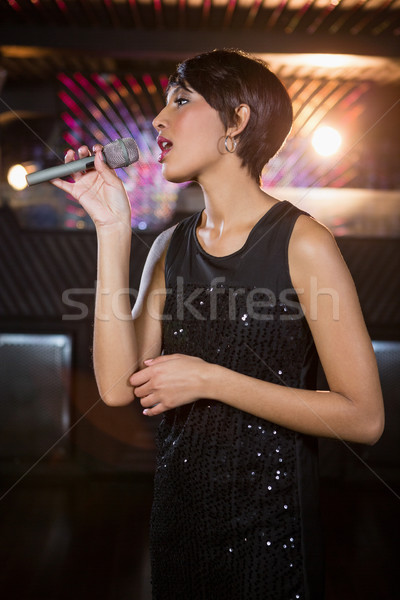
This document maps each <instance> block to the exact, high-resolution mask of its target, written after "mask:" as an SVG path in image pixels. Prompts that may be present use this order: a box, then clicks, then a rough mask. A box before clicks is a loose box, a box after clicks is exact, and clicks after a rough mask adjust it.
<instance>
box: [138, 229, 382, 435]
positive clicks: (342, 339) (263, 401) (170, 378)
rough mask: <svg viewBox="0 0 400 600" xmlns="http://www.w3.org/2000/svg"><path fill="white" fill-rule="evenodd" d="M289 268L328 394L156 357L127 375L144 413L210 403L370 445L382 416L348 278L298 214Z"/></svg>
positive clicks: (327, 239) (323, 235)
mask: <svg viewBox="0 0 400 600" xmlns="http://www.w3.org/2000/svg"><path fill="white" fill-rule="evenodd" d="M289 264H290V270H291V276H292V281H293V285H294V287H295V288H296V289H297V291H298V294H299V298H300V300H301V302H302V306H303V310H304V313H305V315H306V318H307V321H308V323H309V326H310V329H311V332H312V335H313V337H314V340H315V343H316V346H317V350H318V352H319V356H320V359H321V362H322V365H323V367H324V370H325V373H326V376H327V379H328V383H329V386H330V390H331V391H329V392H322V391H312V390H302V389H294V388H289V387H286V386H284V385H277V384H272V383H269V382H265V381H261V380H258V379H254V378H251V377H248V376H245V375H242V374H240V373H236V372H234V371H231V370H229V369H226V368H224V367H220V366H218V365H212V364H208V363H205V362H204V361H201V360H200V359H198V358H194V357H188V356H182V355H172V356H162V357H159V358H157V359H155V360H154V361H152V362H149V363H147V365H148V366H147V369H146V370H145V371H142V372H141V373H137V374H136V375H134V376H133V377H132V378H131V382H132V384H133V385H134V386H137V387H136V389H135V394H136V395H137V396H139V397H141V402H142V405H143V407H144V408H145V411H146V414H148V415H150V416H151V415H153V414H158V413H160V412H163V411H164V410H168V409H169V408H173V407H174V406H176V405H179V404H185V403H188V402H192V401H193V400H194V399H196V398H199V397H203V398H204V397H205V398H214V399H218V400H220V401H221V402H225V403H226V404H230V405H231V406H234V407H236V408H239V409H241V410H245V411H247V412H250V413H252V414H254V415H257V416H260V417H262V418H265V419H267V420H269V421H272V422H274V423H277V424H279V425H283V426H285V427H288V428H290V429H294V430H296V431H300V432H303V433H307V434H311V435H318V436H326V437H339V438H343V439H346V440H349V441H355V442H361V443H371V444H372V443H374V442H375V441H377V439H378V438H379V437H380V435H381V433H382V430H383V421H384V413H383V402H382V395H381V390H380V384H379V377H378V372H377V367H376V362H375V357H374V353H373V349H372V345H371V342H370V339H369V336H368V334H367V331H366V327H365V324H364V321H363V318H362V314H361V310H360V306H359V302H358V298H357V294H356V291H355V288H354V284H353V281H352V279H351V277H350V274H349V272H348V269H347V267H346V265H345V263H344V261H343V259H342V258H341V256H340V253H339V251H338V249H337V246H336V244H335V242H334V240H333V238H332V236H331V234H330V233H329V232H328V231H327V230H326V229H325V228H324V227H322V226H321V225H319V224H318V223H315V222H313V221H312V220H310V219H308V218H306V217H300V218H299V220H298V222H297V224H296V226H295V230H294V232H293V235H292V239H291V243H290V248H289ZM318 290H319V291H320V293H319V294H318V293H317V291H318ZM337 301H338V302H339V305H338V306H336V304H335V303H336V302H337ZM260 360H262V357H260ZM157 402H158V404H156V403H157ZM154 405H155V406H154Z"/></svg>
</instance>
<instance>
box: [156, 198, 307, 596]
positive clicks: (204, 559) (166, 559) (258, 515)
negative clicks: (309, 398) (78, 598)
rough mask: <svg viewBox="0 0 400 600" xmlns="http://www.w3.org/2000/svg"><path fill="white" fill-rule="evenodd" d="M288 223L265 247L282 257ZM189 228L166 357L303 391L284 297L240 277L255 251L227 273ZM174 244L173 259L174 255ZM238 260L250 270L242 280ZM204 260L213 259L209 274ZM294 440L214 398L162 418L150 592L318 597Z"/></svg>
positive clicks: (303, 334)
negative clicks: (196, 360) (192, 359)
mask: <svg viewBox="0 0 400 600" xmlns="http://www.w3.org/2000/svg"><path fill="white" fill-rule="evenodd" d="M281 204H284V203H281ZM277 212H278V211H276V210H275V213H277ZM299 212H300V211H298V213H299ZM297 216H298V215H296V218H297ZM267 217H268V213H267ZM293 219H294V215H293V213H291V219H286V230H288V233H287V235H286V240H285V237H283V238H282V236H280V238H279V239H281V240H282V241H281V242H280V243H281V246H283V247H282V248H278V249H276V248H275V250H279V251H280V252H281V261H284V259H285V243H286V242H287V237H288V236H289V235H290V231H291V226H290V223H292V221H293ZM294 220H295V219H294ZM266 221H267V219H264V220H263V221H262V222H260V223H259V224H258V225H259V226H258V229H259V230H260V225H261V224H262V225H265V222H266ZM194 225H195V221H194V218H192V219H189V220H187V221H185V222H184V223H183V225H182V224H181V226H179V227H178V228H177V230H176V231H175V234H174V236H173V238H172V241H171V245H170V249H169V254H168V256H167V265H166V273H167V284H168V288H169V293H168V294H167V298H166V303H165V308H164V315H165V320H164V321H163V351H164V353H165V354H171V353H182V354H188V355H192V356H198V357H200V358H202V359H204V360H206V361H208V362H212V363H215V364H219V365H223V366H225V367H228V368H230V369H233V370H235V371H238V372H240V373H243V374H246V375H249V376H251V377H256V378H259V379H262V380H265V381H271V382H273V383H276V384H279V385H287V386H289V387H304V386H305V382H306V381H307V380H308V379H309V376H310V371H311V367H312V365H313V364H314V361H313V356H314V353H315V349H314V346H313V342H312V339H311V334H310V331H309V328H308V326H307V323H306V320H305V318H304V316H303V315H302V314H300V316H299V309H298V306H295V303H294V302H293V296H292V297H291V299H290V300H289V301H288V302H284V301H273V300H274V298H272V297H271V298H269V299H267V296H266V293H265V291H262V292H260V291H259V290H260V289H261V286H260V285H258V284H259V281H256V283H257V285H258V287H255V286H254V285H253V286H252V285H248V283H250V281H249V279H250V280H251V273H250V274H249V272H248V271H249V270H250V271H251V270H252V269H254V261H253V259H254V255H255V254H259V252H260V248H257V249H254V250H252V251H248V252H246V253H244V250H245V249H247V248H248V246H247V247H246V248H245V247H244V248H243V249H242V250H243V252H242V253H241V256H243V254H246V256H245V259H244V261H241V260H240V258H241V256H237V255H236V256H235V257H234V263H233V265H234V267H233V268H231V269H229V271H228V270H227V269H226V268H225V265H226V261H225V262H224V261H221V260H218V259H216V260H213V259H212V257H209V256H208V255H205V254H204V255H202V254H201V253H200V254H199V252H198V246H197V254H196V241H195V238H194ZM282 226H283V224H281V226H280V229H281V230H282ZM253 231H254V230H253ZM259 233H262V231H259ZM264 237H266V236H264ZM253 238H254V235H253ZM249 239H250V238H249ZM273 240H276V236H273ZM248 241H249V240H248ZM250 241H251V240H250ZM185 244H188V246H187V247H185ZM265 244H267V245H268V244H271V236H270V237H269V239H264V240H263V245H264V246H265ZM286 248H287V246H286ZM185 249H186V251H185ZM188 250H189V251H191V253H192V255H193V254H195V255H196V256H195V260H194V262H192V264H193V265H195V266H194V269H193V268H192V267H190V265H188V263H187V260H186V264H185V257H188V256H191V254H190V252H188ZM175 252H176V253H177V254H178V255H181V259H182V262H181V263H179V261H178V262H177V263H175V261H173V258H176V256H175V257H174V253H175ZM196 261H197V262H196ZM231 262H232V261H231ZM237 262H239V264H240V266H241V269H244V271H243V273H246V275H247V276H248V277H247V279H246V276H244V277H242V279H243V284H242V281H241V280H240V277H238V275H237V273H236V272H235V265H236V264H237ZM206 263H207V264H206ZM247 263H248V264H249V269H248V270H246V265H247ZM175 264H176V265H179V266H176V267H174V266H172V268H171V265H175ZM196 264H197V265H198V266H199V268H198V269H197V266H196ZM205 264H206V268H207V269H210V265H211V271H210V272H209V273H207V275H208V281H207V278H206V277H205V268H204V265H205ZM266 266H268V265H266ZM202 267H203V268H202ZM222 267H224V268H222ZM196 271H197V272H196ZM281 271H282V272H284V269H283V270H282V269H281ZM227 272H228V275H229V274H230V275H231V280H229V279H228V276H227V275H226V273H227ZM267 272H268V269H267ZM196 275H197V279H195V276H196ZM211 275H212V276H213V277H211ZM216 277H220V281H218V282H217V283H216V284H215V278H216ZM180 278H182V279H180ZM253 279H254V278H253ZM255 279H257V278H255ZM264 279H265V281H260V283H262V284H263V286H262V290H266V289H269V290H271V291H272V294H273V295H274V296H275V298H279V292H280V289H279V288H280V287H282V283H286V284H287V285H288V284H290V279H288V276H287V275H286V279H283V281H282V282H279V280H278V281H276V278H272V279H271V278H268V277H266V278H264ZM210 282H212V283H210ZM272 283H274V285H272ZM249 297H250V298H251V302H250V303H249ZM232 299H234V302H233V300H232ZM257 303H258V304H257ZM249 306H250V309H251V310H249ZM291 317H292V318H291ZM302 437H303V436H299V434H297V433H295V432H294V431H291V430H288V429H286V428H284V427H280V426H277V425H275V424H273V423H270V422H269V421H266V420H263V419H260V418H258V417H255V416H253V415H251V414H250V413H247V412H245V410H237V409H235V408H233V407H231V406H228V405H226V404H223V403H221V402H219V401H217V400H203V399H199V400H197V401H196V402H194V403H192V404H188V405H184V406H182V407H179V408H177V409H175V410H171V411H168V412H166V413H165V414H164V415H163V418H162V420H161V423H160V426H159V430H158V436H157V446H158V459H157V469H156V475H155V490H154V502H153V511H152V527H151V549H152V581H153V598H154V599H155V600H169V599H171V600H172V599H173V600H181V599H182V600H183V599H185V600H186V599H187V598H191V599H193V600H197V599H198V600H200V599H202V600H214V599H215V600H217V599H218V600H225V599H226V600H228V599H229V600H232V599H237V600H266V599H267V598H268V600H281V599H282V600H283V599H284V600H291V599H293V600H294V599H295V598H301V599H302V600H306V599H311V598H312V599H313V600H314V599H317V598H318V596H317V595H316V594H314V595H311V593H309V588H310V585H309V582H308V581H306V577H308V575H305V571H306V570H307V569H306V566H307V565H306V564H305V562H306V560H305V559H306V557H305V553H304V551H303V550H304V548H306V546H307V544H305V540H304V539H303V538H304V534H303V516H302V511H303V498H302V496H301V494H299V477H301V469H300V470H299V468H300V466H301V465H299V439H300V444H302ZM307 443H308V442H306V445H307Z"/></svg>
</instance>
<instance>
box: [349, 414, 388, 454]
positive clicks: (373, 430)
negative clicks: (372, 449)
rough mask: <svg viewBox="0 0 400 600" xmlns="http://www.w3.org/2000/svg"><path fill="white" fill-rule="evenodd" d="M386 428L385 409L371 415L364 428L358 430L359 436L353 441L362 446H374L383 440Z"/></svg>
mask: <svg viewBox="0 0 400 600" xmlns="http://www.w3.org/2000/svg"><path fill="white" fill-rule="evenodd" d="M384 428H385V415H384V411H383V409H382V410H381V411H378V412H376V413H375V414H374V415H372V416H371V415H369V416H368V417H367V418H366V419H365V422H364V425H363V427H359V428H358V435H357V434H356V436H355V437H356V438H357V439H354V440H353V441H355V442H358V443H360V444H367V445H368V446H374V445H375V444H376V443H377V442H378V441H379V440H380V438H381V436H382V434H383V430H384Z"/></svg>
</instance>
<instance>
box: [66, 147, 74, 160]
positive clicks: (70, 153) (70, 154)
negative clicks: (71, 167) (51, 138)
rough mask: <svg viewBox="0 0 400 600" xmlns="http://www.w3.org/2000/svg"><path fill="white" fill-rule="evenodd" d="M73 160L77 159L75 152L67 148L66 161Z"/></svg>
mask: <svg viewBox="0 0 400 600" xmlns="http://www.w3.org/2000/svg"><path fill="white" fill-rule="evenodd" d="M72 160H75V152H74V151H73V150H72V149H71V148H69V150H67V151H66V153H65V156H64V161H65V162H66V163H68V162H71V161H72Z"/></svg>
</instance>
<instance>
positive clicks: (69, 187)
mask: <svg viewBox="0 0 400 600" xmlns="http://www.w3.org/2000/svg"><path fill="white" fill-rule="evenodd" d="M50 183H52V184H53V185H55V186H56V187H58V188H59V189H60V190H62V191H63V192H66V193H67V194H72V191H73V189H74V184H73V183H71V182H70V181H64V179H58V178H57V179H51V181H50Z"/></svg>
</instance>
